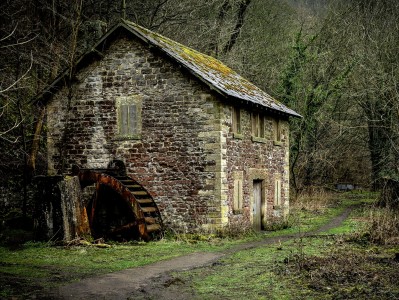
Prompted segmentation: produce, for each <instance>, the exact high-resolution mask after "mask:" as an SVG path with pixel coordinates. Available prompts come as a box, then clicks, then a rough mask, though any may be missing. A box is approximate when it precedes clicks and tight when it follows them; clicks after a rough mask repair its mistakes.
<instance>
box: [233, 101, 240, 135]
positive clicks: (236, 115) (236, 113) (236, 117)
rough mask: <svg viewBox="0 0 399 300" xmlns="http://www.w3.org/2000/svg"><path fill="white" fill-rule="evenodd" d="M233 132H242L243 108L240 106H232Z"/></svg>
mask: <svg viewBox="0 0 399 300" xmlns="http://www.w3.org/2000/svg"><path fill="white" fill-rule="evenodd" d="M232 125H233V133H237V134H241V110H240V108H238V107H233V108H232Z"/></svg>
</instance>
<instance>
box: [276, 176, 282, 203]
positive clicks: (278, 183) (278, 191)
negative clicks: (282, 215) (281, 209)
mask: <svg viewBox="0 0 399 300" xmlns="http://www.w3.org/2000/svg"><path fill="white" fill-rule="evenodd" d="M274 205H275V206H280V205H281V180H280V179H276V181H275V185H274Z"/></svg>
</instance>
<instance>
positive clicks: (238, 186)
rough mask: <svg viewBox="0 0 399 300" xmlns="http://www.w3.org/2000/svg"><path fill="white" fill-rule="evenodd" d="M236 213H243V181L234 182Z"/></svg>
mask: <svg viewBox="0 0 399 300" xmlns="http://www.w3.org/2000/svg"><path fill="white" fill-rule="evenodd" d="M233 210H234V212H236V213H237V212H241V210H242V180H241V179H236V180H234V204H233Z"/></svg>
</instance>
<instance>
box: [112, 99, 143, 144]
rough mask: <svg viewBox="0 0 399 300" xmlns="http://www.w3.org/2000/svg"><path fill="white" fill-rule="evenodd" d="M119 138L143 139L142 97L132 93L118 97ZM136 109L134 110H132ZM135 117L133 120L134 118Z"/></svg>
mask: <svg viewBox="0 0 399 300" xmlns="http://www.w3.org/2000/svg"><path fill="white" fill-rule="evenodd" d="M115 104H116V112H117V138H116V139H117V140H138V139H141V131H142V117H141V114H142V97H141V95H132V96H127V97H118V98H117V99H116V103H115ZM132 110H134V112H132ZM133 117H134V119H133V120H132V118H133Z"/></svg>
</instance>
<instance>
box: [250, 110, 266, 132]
mask: <svg viewBox="0 0 399 300" xmlns="http://www.w3.org/2000/svg"><path fill="white" fill-rule="evenodd" d="M252 135H253V136H255V137H260V138H264V137H265V117H264V116H263V115H262V114H259V113H252Z"/></svg>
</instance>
